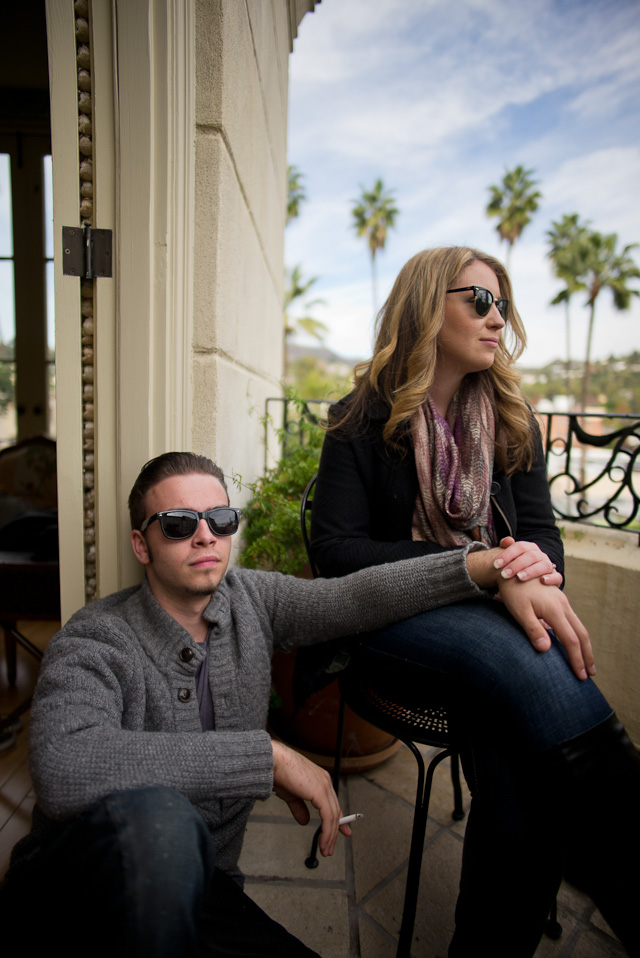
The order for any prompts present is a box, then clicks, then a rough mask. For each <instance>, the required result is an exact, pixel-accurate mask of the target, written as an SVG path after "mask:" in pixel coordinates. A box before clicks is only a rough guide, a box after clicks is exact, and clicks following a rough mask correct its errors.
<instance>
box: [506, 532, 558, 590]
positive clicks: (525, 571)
mask: <svg viewBox="0 0 640 958" xmlns="http://www.w3.org/2000/svg"><path fill="white" fill-rule="evenodd" d="M500 548H501V549H502V550H503V551H502V552H501V554H500V555H499V556H498V557H497V558H496V559H495V560H494V563H493V566H494V568H495V569H497V570H498V571H499V572H500V576H501V577H502V578H503V579H512V578H514V577H515V578H517V579H518V580H519V581H520V582H530V581H531V580H532V579H540V580H541V581H542V582H543V583H544V585H553V586H561V585H562V581H563V580H562V575H561V574H560V573H559V572H557V571H556V567H555V565H554V564H553V562H552V561H551V559H550V558H549V556H548V555H546V553H544V552H543V551H542V549H540V547H539V546H537V545H536V544H535V542H527V541H525V540H519V541H516V540H515V539H513V538H512V537H511V536H506V537H505V538H504V539H501V540H500Z"/></svg>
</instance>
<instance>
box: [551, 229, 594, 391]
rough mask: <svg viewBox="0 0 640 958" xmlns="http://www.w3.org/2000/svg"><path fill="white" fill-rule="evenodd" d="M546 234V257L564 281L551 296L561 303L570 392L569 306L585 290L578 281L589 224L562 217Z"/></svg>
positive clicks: (553, 303)
mask: <svg viewBox="0 0 640 958" xmlns="http://www.w3.org/2000/svg"><path fill="white" fill-rule="evenodd" d="M551 227H552V228H551V229H550V230H547V240H548V242H549V252H548V253H547V256H548V257H549V259H550V260H551V262H552V263H553V271H554V273H555V274H556V276H557V277H558V279H561V280H563V282H564V289H561V290H560V292H559V293H558V294H557V295H556V296H554V298H553V299H552V300H551V305H552V306H556V305H558V304H559V303H564V309H565V334H566V346H567V371H566V391H567V395H569V394H570V390H571V318H570V311H569V304H570V301H571V297H572V296H573V294H574V293H577V292H578V291H579V290H581V289H584V288H585V287H584V283H583V282H581V281H580V280H579V279H578V277H579V276H580V275H581V273H582V272H583V270H584V261H585V255H586V248H585V238H586V236H587V234H588V230H587V227H588V222H587V223H584V224H581V223H580V217H579V216H578V214H577V213H572V214H571V215H569V214H567V213H565V215H564V216H563V217H562V219H561V220H557V221H556V220H554V221H552V223H551Z"/></svg>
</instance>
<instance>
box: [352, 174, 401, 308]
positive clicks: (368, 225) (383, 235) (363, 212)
mask: <svg viewBox="0 0 640 958" xmlns="http://www.w3.org/2000/svg"><path fill="white" fill-rule="evenodd" d="M360 189H361V190H362V194H361V196H360V198H359V199H357V200H353V201H352V202H353V203H354V204H355V205H354V207H353V209H352V210H351V213H352V214H353V220H354V222H353V226H354V229H355V230H356V232H357V234H358V236H366V237H367V243H368V245H369V252H370V253H371V284H372V290H373V313H374V316H375V314H376V313H377V312H378V291H377V277H376V253H377V252H378V250H380V249H384V247H385V244H386V242H387V230H390V229H393V228H394V227H395V220H396V216H397V215H398V212H399V210H398V208H397V206H395V205H394V203H395V197H394V195H393V193H392V192H391V191H390V190H385V188H384V184H383V182H382V180H380V179H378V180H376V182H375V183H374V184H373V189H372V190H365V189H364V188H363V187H360Z"/></svg>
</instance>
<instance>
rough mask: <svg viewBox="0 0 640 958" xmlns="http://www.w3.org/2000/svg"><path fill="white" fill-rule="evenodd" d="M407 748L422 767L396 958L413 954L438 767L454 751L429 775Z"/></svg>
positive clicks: (412, 747) (443, 753)
mask: <svg viewBox="0 0 640 958" xmlns="http://www.w3.org/2000/svg"><path fill="white" fill-rule="evenodd" d="M404 744H405V745H406V746H407V748H409V749H410V750H411V751H412V752H413V755H414V758H415V760H416V762H417V763H418V784H417V787H416V807H415V811H414V814H413V831H412V833H411V851H410V852H409V866H408V868H407V884H406V889H405V893H404V908H403V911H402V924H401V926H400V936H399V938H398V950H397V951H396V958H409V955H410V953H411V939H412V938H413V926H414V925H415V920H416V907H417V904H418V888H419V885H420V871H421V869H422V852H423V848H424V837H425V832H426V829H427V816H428V814H429V800H430V798H431V785H432V782H433V773H434V772H435V770H436V766H438V765H439V764H440V762H442V761H443V759H445V758H448V757H449V756H450V755H451V751H450V749H443V750H442V751H441V752H438V754H437V755H435V756H434V757H433V758H432V759H431V761H430V762H429V766H428V768H427V771H426V775H425V767H424V759H423V758H422V755H421V754H420V751H419V749H418V748H417V747H416V746H415V745H414V743H413V742H408V741H405V742H404Z"/></svg>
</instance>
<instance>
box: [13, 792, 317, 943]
mask: <svg viewBox="0 0 640 958" xmlns="http://www.w3.org/2000/svg"><path fill="white" fill-rule="evenodd" d="M2 898H3V903H2V904H3V922H2V928H3V938H4V940H5V942H6V940H7V939H6V930H7V929H8V928H10V927H14V928H16V927H18V926H19V929H18V930H19V938H18V939H17V940H19V941H20V944H21V945H22V947H23V949H24V947H26V949H27V950H26V952H25V953H28V954H36V953H38V952H39V949H40V948H42V949H43V951H42V953H43V954H45V953H47V952H49V951H50V950H51V948H52V947H54V948H55V946H56V945H57V946H59V947H60V948H62V949H63V950H64V953H65V955H66V956H76V955H77V956H80V955H82V956H83V958H85V956H87V955H91V956H104V958H107V956H109V958H113V956H114V955H120V956H130V958H147V956H149V958H151V956H153V958H183V956H184V958H186V956H200V955H206V956H215V958H231V956H233V958H318V956H317V955H316V952H313V951H311V950H310V949H309V948H307V947H306V946H305V945H303V944H302V943H301V942H300V941H298V939H296V938H294V937H293V936H292V935H290V934H289V933H288V932H287V931H286V930H285V929H284V928H283V927H282V926H281V925H279V924H277V923H276V922H275V921H273V920H272V919H271V918H269V917H268V915H266V914H265V913H264V912H263V911H262V910H261V909H260V908H259V907H258V906H257V905H256V904H255V903H254V902H253V901H251V899H250V898H248V897H247V895H245V894H244V892H243V891H242V889H241V888H240V887H239V885H237V884H236V883H235V882H234V881H233V880H232V879H231V878H230V877H229V876H228V875H226V874H224V873H223V872H221V871H219V870H218V869H216V868H215V849H214V846H213V842H212V840H211V836H210V835H209V832H208V830H207V828H206V826H205V823H204V821H203V819H202V818H201V816H200V815H199V814H198V812H197V811H196V810H195V809H194V807H193V806H192V805H191V803H190V802H189V801H188V799H186V798H185V797H184V796H183V795H180V794H179V793H178V792H174V791H172V790H171V789H168V788H160V787H154V788H139V789H132V790H130V791H123V792H114V793H113V794H111V795H107V796H106V798H104V799H103V800H102V801H101V802H99V803H98V804H97V805H96V806H94V807H93V808H91V809H90V810H89V811H87V812H86V813H85V814H83V815H82V816H80V817H78V818H77V819H74V820H73V821H71V822H69V823H68V824H67V825H66V827H64V828H63V829H62V831H61V832H60V833H59V834H58V835H57V837H56V838H55V839H54V840H53V842H51V843H50V844H49V845H48V846H47V847H45V848H41V849H39V850H38V852H37V853H36V854H35V855H34V856H32V858H31V860H29V861H27V862H24V863H23V862H19V863H18V864H17V865H16V866H15V867H14V868H13V869H12V871H11V872H10V873H9V880H8V883H7V887H6V889H5V891H4V892H3V895H2ZM29 905H30V906H31V911H30V915H31V917H30V918H29V917H27V915H26V914H25V911H26V909H28V908H29ZM45 949H46V951H45Z"/></svg>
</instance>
